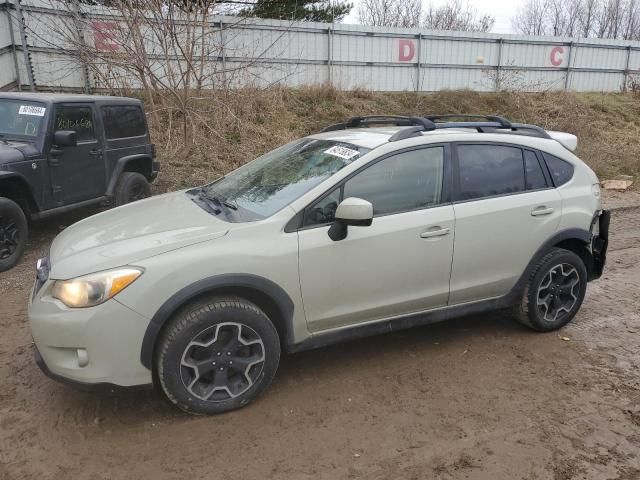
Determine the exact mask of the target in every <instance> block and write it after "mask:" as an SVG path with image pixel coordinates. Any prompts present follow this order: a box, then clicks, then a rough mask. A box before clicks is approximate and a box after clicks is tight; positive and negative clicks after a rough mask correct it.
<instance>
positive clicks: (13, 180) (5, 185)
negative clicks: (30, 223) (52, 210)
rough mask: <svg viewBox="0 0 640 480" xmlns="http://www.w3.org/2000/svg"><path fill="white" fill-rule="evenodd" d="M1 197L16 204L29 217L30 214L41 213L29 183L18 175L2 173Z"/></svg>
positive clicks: (0, 176)
mask: <svg viewBox="0 0 640 480" xmlns="http://www.w3.org/2000/svg"><path fill="white" fill-rule="evenodd" d="M0 197H4V198H8V199H9V200H13V201H14V202H16V203H17V204H18V205H20V207H21V208H22V210H23V211H24V212H25V215H27V217H29V214H30V213H33V212H38V211H40V207H39V205H38V203H37V202H36V199H35V197H34V195H33V191H32V190H31V187H30V186H29V183H28V182H27V180H25V178H24V177H22V176H21V175H19V174H17V173H3V172H0Z"/></svg>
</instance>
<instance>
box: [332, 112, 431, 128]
mask: <svg viewBox="0 0 640 480" xmlns="http://www.w3.org/2000/svg"><path fill="white" fill-rule="evenodd" d="M371 125H395V126H397V127H416V126H417V127H422V128H421V130H420V131H426V130H435V128H436V126H435V124H434V123H433V122H432V121H431V120H428V119H426V118H422V117H407V116H402V115H367V116H364V117H351V118H350V119H348V120H347V121H346V122H341V123H336V124H333V125H329V126H328V127H325V128H323V129H322V130H321V132H333V131H336V130H346V129H348V128H361V127H368V126H371Z"/></svg>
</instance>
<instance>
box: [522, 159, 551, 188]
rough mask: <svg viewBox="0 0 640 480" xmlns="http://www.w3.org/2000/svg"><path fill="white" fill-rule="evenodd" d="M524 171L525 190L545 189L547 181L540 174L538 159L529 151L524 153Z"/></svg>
mask: <svg viewBox="0 0 640 480" xmlns="http://www.w3.org/2000/svg"><path fill="white" fill-rule="evenodd" d="M524 169H525V179H526V183H527V190H539V189H541V188H547V180H546V179H545V178H544V173H542V167H541V166H540V162H538V157H537V156H536V154H535V153H533V152H532V151H531V150H525V151H524Z"/></svg>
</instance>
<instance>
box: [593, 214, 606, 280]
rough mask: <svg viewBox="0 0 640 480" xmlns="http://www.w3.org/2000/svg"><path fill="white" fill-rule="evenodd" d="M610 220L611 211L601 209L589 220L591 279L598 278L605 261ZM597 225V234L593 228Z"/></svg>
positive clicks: (602, 270)
mask: <svg viewBox="0 0 640 480" xmlns="http://www.w3.org/2000/svg"><path fill="white" fill-rule="evenodd" d="M610 222H611V212H610V211H609V210H602V211H600V212H598V213H596V215H595V216H594V217H593V222H591V232H592V237H591V255H592V256H593V272H592V274H591V279H592V280H594V279H596V278H600V277H601V276H602V272H604V266H605V264H606V263H607V248H608V246H609V223H610ZM596 224H597V225H598V232H597V234H594V233H593V230H594V228H595V226H596Z"/></svg>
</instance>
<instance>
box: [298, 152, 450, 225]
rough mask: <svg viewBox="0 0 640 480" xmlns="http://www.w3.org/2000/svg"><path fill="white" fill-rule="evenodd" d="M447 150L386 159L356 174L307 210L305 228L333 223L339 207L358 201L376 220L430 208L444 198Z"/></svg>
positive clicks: (405, 154)
mask: <svg viewBox="0 0 640 480" xmlns="http://www.w3.org/2000/svg"><path fill="white" fill-rule="evenodd" d="M443 168H444V148H443V147H432V148H424V149H419V150H411V151H408V152H403V153H399V154H397V155H393V156H391V157H388V158H385V159H384V160H381V161H379V162H377V163H374V164H373V165H371V166H370V167H367V168H366V169H365V170H363V171H361V172H360V173H358V174H356V175H355V176H354V177H352V178H350V179H349V180H347V181H346V182H345V183H344V184H343V185H341V186H340V187H337V188H336V189H335V190H333V191H332V192H331V193H330V194H329V195H327V196H325V197H324V198H322V199H321V200H319V201H318V202H316V203H315V204H314V205H312V206H311V207H309V208H307V209H306V210H305V218H304V222H303V224H304V225H305V226H310V225H321V224H325V223H330V222H333V220H334V219H335V212H336V208H337V207H338V204H339V203H340V202H341V201H342V200H343V199H345V198H348V197H357V198H362V199H364V200H367V201H369V202H371V204H372V205H373V214H374V215H375V216H380V215H389V214H394V213H400V212H406V211H410V210H417V209H421V208H428V207H432V206H435V205H438V204H439V203H440V201H441V196H442V178H443Z"/></svg>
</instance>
